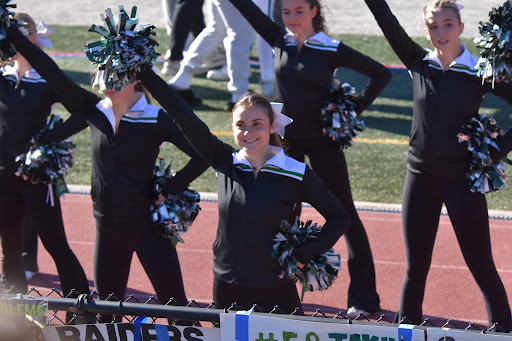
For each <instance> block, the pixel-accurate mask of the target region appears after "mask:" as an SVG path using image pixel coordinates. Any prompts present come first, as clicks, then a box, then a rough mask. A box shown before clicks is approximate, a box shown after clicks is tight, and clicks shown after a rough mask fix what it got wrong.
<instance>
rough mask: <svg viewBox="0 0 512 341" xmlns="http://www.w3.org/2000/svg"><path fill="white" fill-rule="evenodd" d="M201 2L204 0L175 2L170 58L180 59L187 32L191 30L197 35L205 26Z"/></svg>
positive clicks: (180, 0)
mask: <svg viewBox="0 0 512 341" xmlns="http://www.w3.org/2000/svg"><path fill="white" fill-rule="evenodd" d="M203 3H204V0H179V1H178V2H177V3H176V9H175V12H174V18H173V19H172V29H171V38H170V39H171V40H170V45H169V47H170V48H169V49H170V50H171V57H170V59H171V60H182V59H183V49H184V48H185V44H186V42H187V38H188V34H189V33H190V32H192V34H193V35H194V37H197V36H198V35H199V33H201V31H202V30H203V29H204V28H205V25H204V16H203Z"/></svg>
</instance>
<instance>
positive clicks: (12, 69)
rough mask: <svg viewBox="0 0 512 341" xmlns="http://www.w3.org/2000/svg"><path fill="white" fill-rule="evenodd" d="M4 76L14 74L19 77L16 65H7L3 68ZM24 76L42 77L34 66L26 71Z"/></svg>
mask: <svg viewBox="0 0 512 341" xmlns="http://www.w3.org/2000/svg"><path fill="white" fill-rule="evenodd" d="M2 76H14V77H16V79H18V71H17V70H16V67H14V65H6V66H4V67H3V68H2ZM23 77H26V78H35V79H38V78H41V76H40V75H39V73H37V71H36V70H35V69H34V68H32V69H30V70H28V71H27V72H25V74H24V75H23V76H22V78H23Z"/></svg>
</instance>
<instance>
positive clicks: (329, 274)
mask: <svg viewBox="0 0 512 341" xmlns="http://www.w3.org/2000/svg"><path fill="white" fill-rule="evenodd" d="M320 231H321V226H317V224H312V222H311V220H309V221H307V222H306V223H305V224H304V223H303V222H302V221H296V222H295V223H294V224H293V225H290V223H288V222H287V221H286V220H283V221H282V222H281V224H280V225H279V232H278V233H277V234H276V236H275V238H274V241H275V242H276V243H275V244H274V246H273V251H272V256H273V257H276V258H277V259H278V261H279V265H281V269H282V273H281V278H284V277H287V278H289V279H291V280H293V281H297V280H298V281H300V282H301V283H302V296H301V301H302V299H303V298H304V293H305V292H306V291H314V290H325V289H327V288H329V287H330V286H331V285H332V283H333V282H334V280H335V279H336V278H337V277H338V271H339V270H341V260H340V255H339V253H335V252H334V249H332V248H331V249H329V250H328V251H327V252H325V253H324V254H322V255H321V256H319V257H317V258H315V259H312V260H311V261H310V262H309V263H308V264H304V268H303V269H302V270H301V269H299V268H297V259H296V258H295V256H294V251H295V250H296V249H297V248H298V247H300V246H301V245H304V244H305V243H306V242H307V241H308V240H309V239H314V238H317V236H318V234H319V233H320Z"/></svg>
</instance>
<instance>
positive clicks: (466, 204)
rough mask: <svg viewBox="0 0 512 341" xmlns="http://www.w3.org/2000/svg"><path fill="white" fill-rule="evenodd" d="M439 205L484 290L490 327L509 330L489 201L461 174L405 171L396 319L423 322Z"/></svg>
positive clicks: (509, 320)
mask: <svg viewBox="0 0 512 341" xmlns="http://www.w3.org/2000/svg"><path fill="white" fill-rule="evenodd" d="M443 203H444V204H445V205H446V209H447V210H448V215H449V217H450V220H451V223H452V225H453V229H454V231H455V235H456V236H457V240H458V242H459V246H460V249H461V251H462V255H463V256H464V260H465V261H466V264H467V265H468V267H469V270H470V271H471V274H472V275H473V277H474V278H475V280H476V282H477V284H478V286H479V287H480V290H481V291H482V295H483V298H484V302H485V307H486V310H487V315H488V318H489V324H490V325H492V323H494V322H497V323H499V324H500V326H501V327H502V328H503V330H504V331H506V332H509V331H510V330H511V329H512V320H511V317H510V307H509V305H508V300H507V294H506V292H505V289H504V287H503V283H502V282H501V279H500V277H499V275H498V273H497V271H496V267H495V265H494V260H493V258H492V252H491V238H490V234H489V218H488V215H487V202H486V200H485V195H483V194H480V193H472V192H471V191H470V190H469V185H468V182H467V180H466V176H465V175H463V176H457V177H454V176H433V175H426V174H417V173H413V172H411V171H407V175H406V177H405V185H404V191H403V199H402V210H403V216H402V217H403V218H402V219H403V234H404V241H405V250H406V257H407V267H406V272H405V277H404V281H403V283H402V294H401V298H400V310H399V312H398V315H397V320H400V319H402V318H403V317H406V318H407V319H408V320H410V321H411V322H412V323H414V324H420V323H421V321H422V309H421V306H422V303H423V297H424V293H425V282H426V279H427V274H428V270H429V268H430V263H431V260H432V250H433V247H434V241H435V238H436V233H437V229H438V226H439V216H440V213H441V207H442V205H443ZM454 295H458V293H454ZM461 298H462V297H461Z"/></svg>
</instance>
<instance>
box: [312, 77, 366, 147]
mask: <svg viewBox="0 0 512 341" xmlns="http://www.w3.org/2000/svg"><path fill="white" fill-rule="evenodd" d="M359 96H360V95H359V94H358V93H356V91H355V89H354V88H353V87H352V86H350V84H348V83H344V84H341V82H340V81H339V80H338V79H336V78H335V79H333V84H332V90H331V93H330V95H329V97H328V98H327V99H326V100H325V101H324V107H323V108H322V113H321V119H322V126H323V128H322V130H323V133H324V134H327V135H329V137H330V138H331V139H332V140H333V141H336V142H338V143H339V145H340V148H341V149H346V148H348V147H350V146H352V143H353V138H354V137H356V136H357V135H358V134H359V133H360V132H362V131H364V130H365V129H366V126H365V124H364V121H362V120H358V119H357V113H356V102H357V100H358V98H359Z"/></svg>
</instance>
